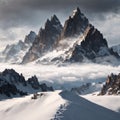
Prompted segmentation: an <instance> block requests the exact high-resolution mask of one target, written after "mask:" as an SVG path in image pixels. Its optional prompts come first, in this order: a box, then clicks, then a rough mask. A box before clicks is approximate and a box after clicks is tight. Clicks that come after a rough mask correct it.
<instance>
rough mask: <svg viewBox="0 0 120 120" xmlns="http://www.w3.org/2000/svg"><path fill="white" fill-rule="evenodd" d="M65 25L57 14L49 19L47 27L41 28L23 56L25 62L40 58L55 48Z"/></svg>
mask: <svg viewBox="0 0 120 120" xmlns="http://www.w3.org/2000/svg"><path fill="white" fill-rule="evenodd" d="M62 29H63V27H62V25H61V23H60V21H59V19H58V18H57V16H56V15H53V16H52V17H51V19H50V20H49V19H47V21H46V23H45V27H44V28H41V29H40V31H39V33H38V35H37V37H36V39H35V41H34V42H33V45H32V47H31V48H30V50H29V51H28V53H27V54H26V55H25V56H24V58H23V63H26V62H27V61H33V60H36V59H37V58H39V57H40V56H41V55H42V54H43V53H45V52H48V51H51V50H53V48H54V45H55V44H56V42H57V40H58V37H59V36H60V34H61V31H62Z"/></svg>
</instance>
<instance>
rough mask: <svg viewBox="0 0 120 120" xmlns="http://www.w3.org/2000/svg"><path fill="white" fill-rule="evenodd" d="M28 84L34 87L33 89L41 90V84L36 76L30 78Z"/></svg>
mask: <svg viewBox="0 0 120 120" xmlns="http://www.w3.org/2000/svg"><path fill="white" fill-rule="evenodd" d="M27 82H28V84H30V85H31V86H32V88H34V89H40V84H39V82H38V79H37V77H36V76H33V77H31V78H29V79H28V81H27Z"/></svg>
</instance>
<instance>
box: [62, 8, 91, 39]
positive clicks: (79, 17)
mask: <svg viewBox="0 0 120 120" xmlns="http://www.w3.org/2000/svg"><path fill="white" fill-rule="evenodd" d="M88 24H89V22H88V19H87V18H86V17H85V16H84V14H83V13H81V11H80V9H79V8H77V9H76V10H75V11H74V12H73V15H72V16H70V17H69V19H68V20H66V21H65V24H64V28H63V30H62V33H61V39H63V38H66V37H74V36H75V35H80V34H81V33H83V32H84V30H85V29H86V28H87V26H88Z"/></svg>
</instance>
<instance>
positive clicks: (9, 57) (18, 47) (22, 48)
mask: <svg viewBox="0 0 120 120" xmlns="http://www.w3.org/2000/svg"><path fill="white" fill-rule="evenodd" d="M35 38H36V33H35V32H33V31H31V32H30V33H29V34H28V35H27V36H26V37H25V40H24V42H23V41H21V40H20V41H19V42H18V43H16V44H12V45H7V46H6V48H5V50H4V51H3V52H2V54H3V56H4V61H5V62H10V63H21V62H22V59H23V56H24V55H25V53H26V52H27V51H28V49H29V48H30V46H31V45H32V43H33V41H34V40H35Z"/></svg>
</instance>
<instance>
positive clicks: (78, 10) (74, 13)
mask: <svg viewBox="0 0 120 120" xmlns="http://www.w3.org/2000/svg"><path fill="white" fill-rule="evenodd" d="M80 14H81V11H80V8H79V7H77V8H76V9H75V10H73V14H72V16H71V17H74V16H76V15H80Z"/></svg>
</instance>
